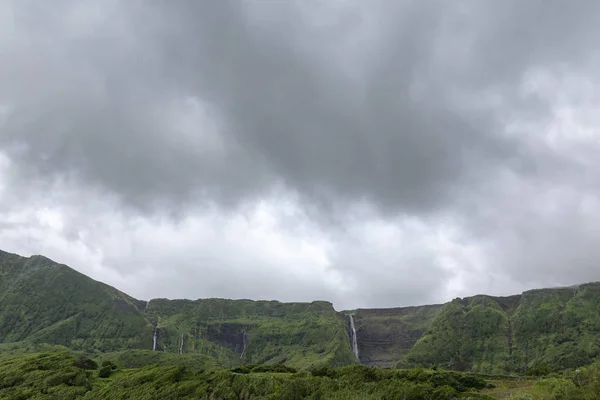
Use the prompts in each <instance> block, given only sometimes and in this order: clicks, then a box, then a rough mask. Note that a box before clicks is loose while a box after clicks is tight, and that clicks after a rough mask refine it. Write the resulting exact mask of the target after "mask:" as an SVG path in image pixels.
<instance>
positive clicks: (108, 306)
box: [0, 251, 600, 373]
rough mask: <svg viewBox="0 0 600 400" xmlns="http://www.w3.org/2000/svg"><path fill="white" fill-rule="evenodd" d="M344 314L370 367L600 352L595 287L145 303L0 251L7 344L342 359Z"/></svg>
mask: <svg viewBox="0 0 600 400" xmlns="http://www.w3.org/2000/svg"><path fill="white" fill-rule="evenodd" d="M348 315H352V317H353V321H354V325H355V330H356V338H357V345H358V346H357V347H358V353H359V359H360V362H361V363H363V364H365V365H369V366H380V367H393V366H399V367H412V366H432V365H437V366H439V367H443V368H446V369H457V370H471V371H476V372H485V373H507V372H521V373H523V372H527V371H531V370H534V371H535V370H538V371H547V370H554V369H564V368H575V367H578V366H581V365H585V364H588V363H590V362H591V361H592V360H593V359H595V358H596V357H598V356H600V283H589V284H584V285H580V286H577V287H568V288H556V289H540V290H531V291H527V292H525V293H523V294H522V295H516V296H510V297H492V296H485V295H479V296H474V297H468V298H464V299H454V300H453V301H451V302H448V303H446V304H443V305H431V306H420V307H403V308H390V309H359V310H355V311H346V312H341V313H338V312H336V311H335V310H334V308H333V305H332V304H331V303H328V302H324V301H314V302H311V303H280V302H278V301H252V300H225V299H201V300H195V301H192V300H167V299H153V300H151V301H149V302H144V301H140V300H136V299H134V298H132V297H130V296H128V295H126V294H125V293H122V292H120V291H118V290H116V289H115V288H112V287H110V286H108V285H105V284H103V283H100V282H97V281H94V280H92V279H90V278H89V277H87V276H85V275H82V274H80V273H78V272H76V271H74V270H72V269H71V268H69V267H67V266H66V265H62V264H58V263H55V262H53V261H52V260H49V259H47V258H45V257H42V256H34V257H29V258H25V257H20V256H17V255H14V254H9V253H4V252H1V251H0V343H17V344H18V343H24V347H28V346H29V345H30V344H39V343H47V344H53V345H63V346H67V347H69V348H71V349H75V350H84V351H88V352H103V353H111V352H121V353H122V352H123V351H127V353H126V354H125V353H123V354H120V355H119V356H118V357H121V358H123V357H126V358H128V362H129V363H130V364H132V365H134V364H135V365H141V363H137V361H136V358H138V359H139V357H142V356H143V357H145V358H144V359H146V360H150V359H153V360H155V359H159V358H160V359H163V360H165V359H169V360H174V359H173V357H180V358H181V360H184V359H185V360H187V361H186V362H188V361H189V362H190V363H193V362H196V360H202V363H203V365H213V366H221V367H232V366H235V365H238V364H241V363H252V364H262V363H267V364H269V363H270V364H273V363H284V364H287V365H289V366H292V367H296V368H312V367H316V366H342V365H349V364H353V363H357V362H358V361H357V359H356V357H355V356H354V354H353V350H352V345H351V334H350V333H351V330H350V324H349V317H348ZM153 349H154V350H155V351H152V350H153ZM138 351H141V352H145V354H142V353H138ZM158 353H160V354H161V356H158ZM170 362H171V361H170Z"/></svg>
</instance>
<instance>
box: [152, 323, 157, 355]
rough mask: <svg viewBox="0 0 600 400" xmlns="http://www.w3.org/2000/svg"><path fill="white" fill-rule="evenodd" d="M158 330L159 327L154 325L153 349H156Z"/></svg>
mask: <svg viewBox="0 0 600 400" xmlns="http://www.w3.org/2000/svg"><path fill="white" fill-rule="evenodd" d="M157 332H158V328H157V327H156V326H155V327H154V337H153V338H152V351H156V333H157Z"/></svg>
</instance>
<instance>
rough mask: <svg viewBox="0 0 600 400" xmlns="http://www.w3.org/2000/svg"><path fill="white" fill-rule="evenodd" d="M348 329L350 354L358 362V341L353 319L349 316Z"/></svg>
mask: <svg viewBox="0 0 600 400" xmlns="http://www.w3.org/2000/svg"><path fill="white" fill-rule="evenodd" d="M350 329H351V330H352V338H351V339H352V352H353V353H354V355H355V356H356V359H357V360H359V361H360V358H359V357H358V341H357V340H356V327H355V326H354V318H352V315H350Z"/></svg>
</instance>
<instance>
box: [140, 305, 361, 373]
mask: <svg viewBox="0 0 600 400" xmlns="http://www.w3.org/2000/svg"><path fill="white" fill-rule="evenodd" d="M146 314H147V317H148V319H149V321H151V323H152V324H153V325H154V326H155V327H156V328H158V338H157V347H158V348H159V349H162V350H165V349H166V350H167V351H180V352H183V353H187V352H193V353H199V354H206V355H210V356H212V357H214V358H216V359H218V360H219V361H220V362H221V364H222V365H225V366H234V365H237V364H239V363H240V362H243V363H251V364H262V363H267V364H273V363H285V364H288V365H290V366H294V367H297V368H308V367H311V366H317V365H328V366H340V365H348V364H352V363H356V360H355V358H354V356H353V354H352V351H351V349H350V346H349V341H350V339H349V337H348V334H347V332H346V329H345V321H344V318H343V317H342V316H340V315H339V314H338V313H337V312H336V311H335V310H334V309H333V305H332V304H331V303H327V302H322V301H316V302H312V303H280V302H277V301H251V300H225V299H202V300H195V301H191V300H166V299H156V300H151V301H150V303H149V304H148V307H147V310H146Z"/></svg>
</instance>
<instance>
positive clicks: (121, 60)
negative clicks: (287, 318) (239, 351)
mask: <svg viewBox="0 0 600 400" xmlns="http://www.w3.org/2000/svg"><path fill="white" fill-rule="evenodd" d="M598 15H600V2H599V1H596V0H589V1H586V0H579V1H567V0H561V1H558V0H528V1H522V0H506V1H496V0H493V1H492V0H465V1H433V0H432V1H422V0H414V1H408V0H399V1H391V0H369V1H363V0H302V1H299V0H286V1H269V0H239V1H234V0H218V1H209V0H193V1H192V0H180V1H164V0H132V1H125V2H124V1H120V0H85V1H75V0H56V1H52V2H48V1H39V0H3V1H0V60H1V61H0V249H3V250H5V251H11V252H16V253H19V254H22V255H31V254H44V255H46V256H48V257H50V258H53V259H54V260H56V261H59V262H63V263H66V264H69V265H70V266H72V267H73V268H75V269H77V270H79V271H81V272H83V273H85V274H88V275H90V276H91V277H93V278H95V279H98V280H101V281H104V282H107V283H109V284H111V285H113V286H116V287H117V288H119V289H121V290H123V291H125V292H127V293H129V294H131V295H133V296H136V297H138V298H142V299H150V298H155V297H170V298H182V297H185V298H193V299H195V298H203V297H226V298H252V299H277V300H282V301H310V300H314V299H323V300H329V301H332V302H333V303H334V305H335V307H336V308H337V309H350V308H356V307H388V306H403V305H414V304H423V303H432V302H441V301H446V300H449V299H451V298H453V297H456V296H461V297H462V296H467V295H472V294H476V293H489V294H496V295H506V294H513V293H518V292H520V291H522V290H524V289H529V288H535V287H547V286H555V285H570V284H576V283H582V282H587V281H593V280H600V246H599V245H598V244H599V243H600V199H599V194H600V192H599V188H600V186H599V185H600V113H599V112H598V108H599V106H600V91H599V90H598V89H599V88H600V86H599V85H600V72H599V71H600V68H599V67H600V42H599V41H598V38H599V37H600V24H598V23H597V18H598Z"/></svg>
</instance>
